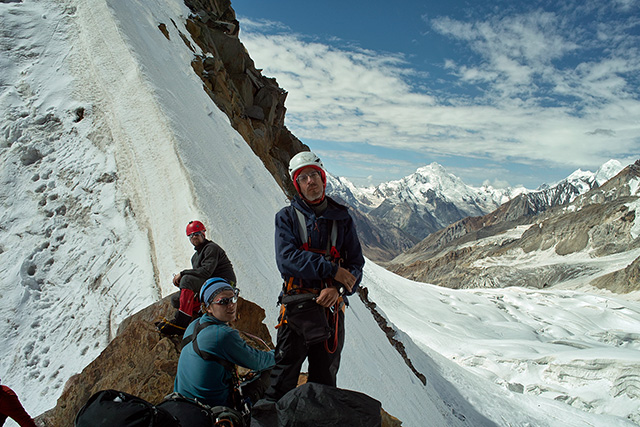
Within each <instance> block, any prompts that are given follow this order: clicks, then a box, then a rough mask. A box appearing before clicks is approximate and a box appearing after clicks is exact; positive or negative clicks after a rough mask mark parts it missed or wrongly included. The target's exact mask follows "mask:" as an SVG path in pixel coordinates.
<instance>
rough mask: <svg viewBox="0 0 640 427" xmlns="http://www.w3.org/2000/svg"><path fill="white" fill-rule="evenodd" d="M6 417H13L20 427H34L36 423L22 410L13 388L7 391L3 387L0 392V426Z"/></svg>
mask: <svg viewBox="0 0 640 427" xmlns="http://www.w3.org/2000/svg"><path fill="white" fill-rule="evenodd" d="M7 417H11V418H13V419H14V420H15V422H17V423H18V424H19V425H20V427H36V423H35V422H34V421H33V419H32V418H31V417H30V416H29V414H27V411H25V410H24V408H23V407H22V404H21V403H20V401H19V400H18V396H16V395H15V393H13V390H11V391H8V390H5V389H4V388H3V389H2V392H0V426H1V425H3V424H4V422H5V421H6V419H7Z"/></svg>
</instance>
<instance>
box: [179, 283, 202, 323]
mask: <svg viewBox="0 0 640 427" xmlns="http://www.w3.org/2000/svg"><path fill="white" fill-rule="evenodd" d="M205 281H206V280H205V279H202V278H200V277H196V276H190V275H185V276H182V277H181V278H180V304H179V307H178V309H179V310H180V311H182V312H183V313H185V314H186V315H187V316H192V317H193V315H194V314H195V313H197V312H198V310H199V309H200V300H199V299H198V295H199V294H200V289H201V288H202V285H203V284H204V282H205Z"/></svg>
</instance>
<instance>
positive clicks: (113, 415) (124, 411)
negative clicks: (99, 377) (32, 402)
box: [74, 390, 180, 427]
mask: <svg viewBox="0 0 640 427" xmlns="http://www.w3.org/2000/svg"><path fill="white" fill-rule="evenodd" d="M74 426H75V427H100V426H104V427H116V426H118V427H180V422H179V421H178V419H177V418H176V417H174V416H173V415H171V414H170V413H168V412H167V411H165V410H164V409H162V408H158V407H156V406H154V405H152V404H151V403H149V402H147V401H146V400H144V399H141V398H139V397H136V396H133V395H131V394H128V393H125V392H122V391H117V390H102V391H99V392H97V393H95V394H94V395H93V396H91V397H90V398H89V400H88V401H87V403H85V405H84V406H83V407H82V408H81V409H80V411H79V412H78V414H77V415H76V419H75V423H74Z"/></svg>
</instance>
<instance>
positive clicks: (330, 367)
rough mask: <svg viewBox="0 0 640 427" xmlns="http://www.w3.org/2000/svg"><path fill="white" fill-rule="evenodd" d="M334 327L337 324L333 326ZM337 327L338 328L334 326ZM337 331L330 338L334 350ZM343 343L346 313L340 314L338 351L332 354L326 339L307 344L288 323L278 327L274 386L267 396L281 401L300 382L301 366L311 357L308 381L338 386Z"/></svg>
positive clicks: (272, 382)
mask: <svg viewBox="0 0 640 427" xmlns="http://www.w3.org/2000/svg"><path fill="white" fill-rule="evenodd" d="M331 326H335V325H331ZM334 330H335V329H334ZM334 336H335V335H334V334H332V335H331V337H330V338H329V340H328V343H327V345H328V347H329V349H330V350H333V347H334ZM343 346H344V313H343V312H342V310H340V312H339V313H338V343H337V348H336V350H335V352H333V353H330V352H328V351H327V348H326V347H325V342H321V343H319V344H314V345H312V346H310V347H307V345H306V344H305V341H304V339H303V338H302V336H301V335H299V334H297V333H296V332H295V331H293V330H292V329H291V328H290V327H289V326H288V325H287V324H286V323H285V324H283V325H282V326H281V327H280V328H279V329H278V337H277V344H276V355H275V358H276V366H275V367H274V368H273V370H272V371H271V386H270V387H269V389H268V390H267V392H266V393H265V398H267V399H271V400H279V399H280V398H281V397H282V396H284V395H285V394H286V393H287V392H288V391H289V390H292V389H294V388H295V387H296V386H297V385H298V377H299V375H300V369H301V368H302V364H303V363H304V361H305V359H307V358H308V359H309V379H308V381H309V382H314V383H320V384H326V385H330V386H334V387H335V386H336V377H337V375H338V368H340V354H341V353H342V347H343Z"/></svg>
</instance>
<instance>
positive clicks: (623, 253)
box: [387, 160, 640, 293]
mask: <svg viewBox="0 0 640 427" xmlns="http://www.w3.org/2000/svg"><path fill="white" fill-rule="evenodd" d="M605 169H606V170H607V171H606V173H604V172H603V171H604V170H605ZM616 169H617V165H615V164H613V163H611V162H609V163H607V164H605V166H603V168H601V170H600V171H599V172H598V173H596V174H593V176H591V174H586V173H581V174H573V175H572V177H574V178H575V176H577V175H579V176H580V178H579V179H578V180H577V181H574V182H575V183H579V182H583V183H585V185H584V186H582V187H581V188H582V189H583V190H584V189H587V188H588V186H589V185H591V186H592V188H591V189H590V190H589V191H586V192H584V193H583V194H580V195H578V196H577V197H573V199H572V200H571V201H570V202H566V203H565V204H563V205H561V206H555V207H551V208H549V207H547V208H546V210H545V211H544V212H542V213H540V214H538V215H535V214H528V213H531V212H533V211H534V209H536V208H537V207H538V206H539V205H536V203H542V204H544V203H552V202H553V203H555V202H559V201H561V200H564V199H565V198H566V197H567V196H565V192H564V190H566V189H567V188H569V184H568V182H567V181H563V182H562V183H559V185H556V186H553V187H550V188H549V189H546V190H541V191H537V192H534V193H530V194H523V195H521V196H518V197H517V198H515V199H513V200H511V201H509V202H508V203H505V204H504V205H502V206H500V208H499V209H497V210H496V211H494V212H491V213H490V214H488V215H485V216H482V217H468V218H465V219H463V220H461V221H458V222H456V223H454V224H451V225H449V226H448V227H446V228H444V229H442V230H440V231H438V232H436V233H433V234H432V235H430V236H429V237H427V238H426V239H424V240H423V241H422V242H420V243H419V244H417V245H415V246H414V247H413V248H412V249H410V250H409V251H406V252H405V253H403V254H401V255H399V256H398V257H396V258H395V259H394V260H393V261H392V262H391V263H388V264H387V268H389V269H390V270H392V271H394V272H396V273H398V274H400V275H402V276H404V277H407V278H410V279H413V280H417V281H421V282H427V283H433V284H437V285H440V286H446V287H451V288H477V287H507V286H526V287H538V288H547V287H552V286H563V287H565V288H572V287H575V286H580V287H582V286H586V285H590V286H595V287H600V288H606V289H609V290H612V291H614V292H616V293H627V292H631V291H636V290H639V289H640V239H638V236H639V235H640V220H638V219H637V209H638V208H640V204H639V203H638V195H639V194H640V191H639V190H640V160H639V161H637V162H636V163H635V164H633V165H630V166H628V167H626V168H624V169H623V170H622V171H620V172H619V173H618V174H616V175H615V176H614V177H613V178H611V179H609V180H607V181H605V182H602V180H604V179H605V177H606V176H608V174H610V173H611V172H612V171H615V170H616ZM600 172H603V173H600ZM574 188H576V187H575V186H574ZM554 189H555V191H553V192H551V193H550V192H549V191H550V190H554ZM543 195H546V196H549V195H553V196H554V197H542V196H543ZM569 197H570V196H569Z"/></svg>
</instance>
